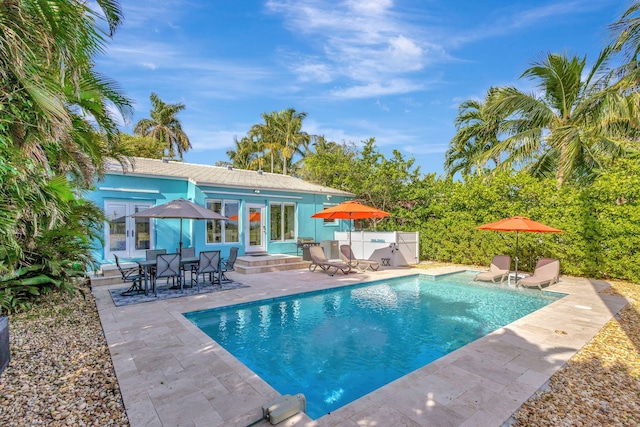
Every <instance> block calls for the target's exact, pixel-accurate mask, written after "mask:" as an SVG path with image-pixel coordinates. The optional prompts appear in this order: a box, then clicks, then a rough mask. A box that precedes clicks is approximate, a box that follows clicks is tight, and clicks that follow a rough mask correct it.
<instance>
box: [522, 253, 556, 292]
mask: <svg viewBox="0 0 640 427" xmlns="http://www.w3.org/2000/svg"><path fill="white" fill-rule="evenodd" d="M559 278H560V261H558V260H557V259H555V258H540V259H539V260H538V263H537V264H536V269H535V270H534V271H533V276H529V277H525V278H524V279H520V280H519V281H518V285H521V286H524V287H526V288H532V287H536V286H537V287H538V289H540V290H542V285H544V284H546V285H547V286H551V285H553V284H554V283H557V282H558V280H559Z"/></svg>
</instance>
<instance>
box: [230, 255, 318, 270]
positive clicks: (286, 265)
mask: <svg viewBox="0 0 640 427" xmlns="http://www.w3.org/2000/svg"><path fill="white" fill-rule="evenodd" d="M308 266H309V262H308V261H304V260H303V259H302V258H301V257H299V256H295V255H259V256H241V257H238V259H236V263H235V265H234V270H235V271H237V272H238V273H240V274H257V273H268V272H271V271H286V270H297V269H301V268H307V267H308Z"/></svg>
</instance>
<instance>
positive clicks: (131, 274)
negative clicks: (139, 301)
mask: <svg viewBox="0 0 640 427" xmlns="http://www.w3.org/2000/svg"><path fill="white" fill-rule="evenodd" d="M113 257H114V258H115V259H116V266H117V267H118V270H120V274H122V280H123V281H124V282H125V283H126V282H132V283H131V287H130V288H129V289H127V290H126V291H124V292H122V293H121V294H120V295H122V296H125V297H128V296H131V295H135V294H139V293H141V292H144V288H143V286H142V282H143V281H144V273H143V272H142V269H141V268H140V267H131V268H122V266H121V265H120V260H119V259H118V255H113Z"/></svg>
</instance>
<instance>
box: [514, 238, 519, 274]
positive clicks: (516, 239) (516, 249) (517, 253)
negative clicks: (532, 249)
mask: <svg viewBox="0 0 640 427" xmlns="http://www.w3.org/2000/svg"><path fill="white" fill-rule="evenodd" d="M514 282H515V284H516V286H517V285H518V232H517V231H516V277H515V278H514Z"/></svg>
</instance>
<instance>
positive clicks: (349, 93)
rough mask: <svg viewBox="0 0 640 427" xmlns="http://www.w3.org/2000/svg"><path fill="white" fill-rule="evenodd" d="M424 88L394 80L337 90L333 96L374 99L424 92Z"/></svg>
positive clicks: (405, 81) (333, 91)
mask: <svg viewBox="0 0 640 427" xmlns="http://www.w3.org/2000/svg"><path fill="white" fill-rule="evenodd" d="M423 89H424V86H423V85H421V84H419V83H413V82H410V81H407V80H393V81H390V82H374V83H369V84H366V85H361V86H351V87H348V88H345V89H335V90H332V91H331V95H333V96H334V97H336V98H345V99H357V98H373V97H376V96H385V95H396V94H399V93H409V92H415V91H419V90H423Z"/></svg>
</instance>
